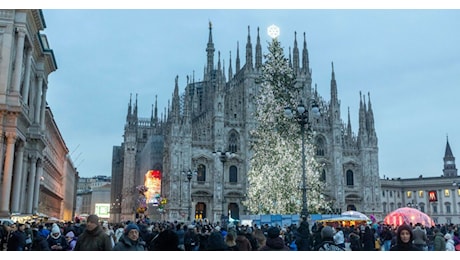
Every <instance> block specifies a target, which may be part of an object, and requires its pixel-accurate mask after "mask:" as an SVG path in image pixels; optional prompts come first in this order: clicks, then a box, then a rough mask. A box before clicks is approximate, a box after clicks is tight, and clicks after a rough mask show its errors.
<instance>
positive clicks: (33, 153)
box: [0, 9, 78, 220]
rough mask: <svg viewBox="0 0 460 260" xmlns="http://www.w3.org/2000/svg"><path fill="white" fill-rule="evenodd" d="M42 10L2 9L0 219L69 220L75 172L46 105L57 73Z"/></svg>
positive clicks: (0, 33) (0, 15)
mask: <svg viewBox="0 0 460 260" xmlns="http://www.w3.org/2000/svg"><path fill="white" fill-rule="evenodd" d="M45 28H46V24H45V20H44V17H43V14H42V11H41V10H39V9H37V10H30V9H21V10H14V9H1V10H0V57H1V58H0V196H1V200H0V217H11V216H13V215H14V216H22V215H29V216H31V215H43V216H48V217H55V218H59V219H67V220H71V219H72V215H73V211H74V206H73V204H72V201H73V200H74V199H73V198H75V190H76V186H75V183H76V181H75V180H76V179H78V173H77V171H76V169H75V168H74V167H73V163H72V161H71V160H70V157H69V156H68V149H67V147H66V145H65V142H64V140H63V138H62V136H61V134H60V132H59V129H58V127H57V125H56V122H55V121H54V118H53V115H52V113H51V109H50V108H49V107H48V106H47V102H46V93H47V90H48V76H49V75H50V74H51V73H52V72H54V71H55V70H56V69H57V65H56V60H55V57H54V52H53V50H52V49H50V46H49V43H48V39H47V37H46V35H45V34H43V33H42V31H43V30H44V29H45Z"/></svg>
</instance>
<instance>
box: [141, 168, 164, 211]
mask: <svg viewBox="0 0 460 260" xmlns="http://www.w3.org/2000/svg"><path fill="white" fill-rule="evenodd" d="M144 176H145V178H144V185H145V186H146V187H147V188H148V191H147V192H145V193H144V195H145V197H146V198H147V202H148V203H154V204H158V203H159V202H158V200H157V198H158V197H159V196H160V194H161V172H160V171H159V170H150V171H148V172H147V173H146V174H145V175H144Z"/></svg>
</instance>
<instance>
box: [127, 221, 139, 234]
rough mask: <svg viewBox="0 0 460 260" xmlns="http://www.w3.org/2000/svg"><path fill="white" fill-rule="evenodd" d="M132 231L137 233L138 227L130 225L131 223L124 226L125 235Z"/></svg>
mask: <svg viewBox="0 0 460 260" xmlns="http://www.w3.org/2000/svg"><path fill="white" fill-rule="evenodd" d="M133 229H135V230H137V231H138V232H139V227H138V226H137V225H136V224H132V223H131V224H129V225H127V226H126V228H125V234H128V233H129V231H131V230H133Z"/></svg>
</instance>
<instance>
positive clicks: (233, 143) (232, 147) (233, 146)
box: [228, 132, 238, 153]
mask: <svg viewBox="0 0 460 260" xmlns="http://www.w3.org/2000/svg"><path fill="white" fill-rule="evenodd" d="M228 150H229V152H231V153H236V152H238V134H237V133H236V132H231V133H230V136H229V137H228Z"/></svg>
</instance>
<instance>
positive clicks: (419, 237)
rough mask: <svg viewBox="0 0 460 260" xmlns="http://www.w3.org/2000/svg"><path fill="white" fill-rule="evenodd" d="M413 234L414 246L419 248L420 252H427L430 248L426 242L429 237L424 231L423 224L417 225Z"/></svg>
mask: <svg viewBox="0 0 460 260" xmlns="http://www.w3.org/2000/svg"><path fill="white" fill-rule="evenodd" d="M412 233H413V235H414V245H415V246H416V247H418V248H419V249H420V250H423V251H427V250H428V247H427V245H426V242H427V240H428V237H427V235H426V231H425V230H424V229H422V224H421V223H417V224H415V228H414V230H412Z"/></svg>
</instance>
